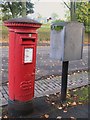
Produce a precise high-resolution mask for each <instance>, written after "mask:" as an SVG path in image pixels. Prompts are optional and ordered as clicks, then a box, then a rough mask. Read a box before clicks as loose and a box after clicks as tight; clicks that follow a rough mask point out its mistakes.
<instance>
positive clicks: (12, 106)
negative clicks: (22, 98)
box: [8, 99, 33, 117]
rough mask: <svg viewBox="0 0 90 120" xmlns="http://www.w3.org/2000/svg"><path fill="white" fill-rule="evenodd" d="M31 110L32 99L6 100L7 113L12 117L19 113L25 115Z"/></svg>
mask: <svg viewBox="0 0 90 120" xmlns="http://www.w3.org/2000/svg"><path fill="white" fill-rule="evenodd" d="M32 112H33V103H32V101H28V102H19V101H12V100H10V99H9V100H8V114H9V116H12V117H17V116H20V115H22V116H23V115H27V114H30V113H32Z"/></svg>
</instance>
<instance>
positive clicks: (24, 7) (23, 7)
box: [22, 0, 26, 17]
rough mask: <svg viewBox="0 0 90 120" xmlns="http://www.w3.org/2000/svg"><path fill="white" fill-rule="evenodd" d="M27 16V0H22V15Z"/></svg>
mask: <svg viewBox="0 0 90 120" xmlns="http://www.w3.org/2000/svg"><path fill="white" fill-rule="evenodd" d="M25 16H26V0H22V17H25Z"/></svg>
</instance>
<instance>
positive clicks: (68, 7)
mask: <svg viewBox="0 0 90 120" xmlns="http://www.w3.org/2000/svg"><path fill="white" fill-rule="evenodd" d="M63 2H64V1H63ZM64 4H65V5H66V6H67V8H68V9H69V10H71V8H70V7H69V6H68V5H67V3H66V2H64Z"/></svg>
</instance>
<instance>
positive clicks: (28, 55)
mask: <svg viewBox="0 0 90 120" xmlns="http://www.w3.org/2000/svg"><path fill="white" fill-rule="evenodd" d="M32 60H33V48H25V49H24V63H32Z"/></svg>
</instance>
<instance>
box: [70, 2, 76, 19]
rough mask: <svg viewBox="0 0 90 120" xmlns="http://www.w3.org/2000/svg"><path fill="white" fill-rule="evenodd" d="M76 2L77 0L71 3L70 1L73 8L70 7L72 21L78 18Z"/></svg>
mask: <svg viewBox="0 0 90 120" xmlns="http://www.w3.org/2000/svg"><path fill="white" fill-rule="evenodd" d="M75 4H76V3H75V2H71V3H70V6H71V7H70V8H71V9H70V16H71V21H75V20H76V13H75V9H76V8H75Z"/></svg>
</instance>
